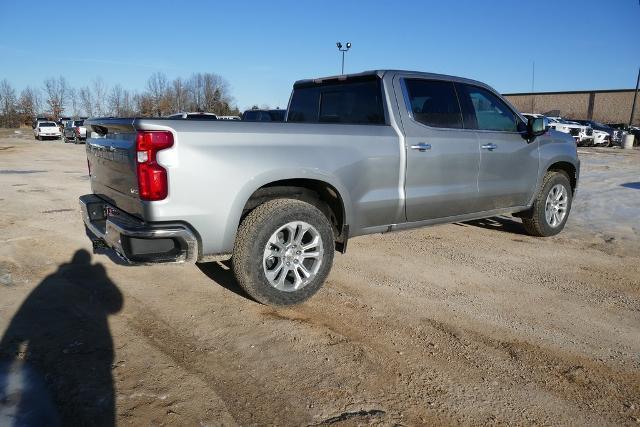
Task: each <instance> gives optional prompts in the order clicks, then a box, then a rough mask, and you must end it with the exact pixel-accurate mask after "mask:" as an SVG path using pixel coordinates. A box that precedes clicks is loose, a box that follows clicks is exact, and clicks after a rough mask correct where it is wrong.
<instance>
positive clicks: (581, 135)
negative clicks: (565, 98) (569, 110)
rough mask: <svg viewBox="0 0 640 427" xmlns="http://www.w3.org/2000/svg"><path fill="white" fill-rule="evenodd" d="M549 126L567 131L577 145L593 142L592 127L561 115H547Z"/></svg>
mask: <svg viewBox="0 0 640 427" xmlns="http://www.w3.org/2000/svg"><path fill="white" fill-rule="evenodd" d="M547 118H548V119H549V126H550V127H551V128H553V129H555V130H557V131H560V132H564V133H568V134H569V135H571V136H572V137H573V139H574V140H575V141H576V143H577V144H578V145H591V144H593V129H592V128H591V127H589V126H585V125H581V124H579V123H576V122H574V121H571V120H567V119H563V118H562V117H547Z"/></svg>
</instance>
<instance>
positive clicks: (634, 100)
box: [629, 68, 640, 127]
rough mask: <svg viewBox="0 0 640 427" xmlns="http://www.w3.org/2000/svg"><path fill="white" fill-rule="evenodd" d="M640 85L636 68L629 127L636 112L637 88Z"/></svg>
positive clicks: (639, 72)
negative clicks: (636, 75)
mask: <svg viewBox="0 0 640 427" xmlns="http://www.w3.org/2000/svg"><path fill="white" fill-rule="evenodd" d="M639 85H640V68H638V79H637V80H636V91H635V93H634V94H633V105H632V106H631V117H629V127H631V125H632V124H633V115H634V113H635V112H636V98H637V97H638V86H639Z"/></svg>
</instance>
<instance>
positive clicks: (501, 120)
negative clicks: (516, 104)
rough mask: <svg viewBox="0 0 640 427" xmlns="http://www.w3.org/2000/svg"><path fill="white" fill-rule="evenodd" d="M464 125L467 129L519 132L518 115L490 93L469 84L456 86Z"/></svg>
mask: <svg viewBox="0 0 640 427" xmlns="http://www.w3.org/2000/svg"><path fill="white" fill-rule="evenodd" d="M456 88H457V89H458V95H459V96H460V104H461V105H462V113H463V116H464V124H465V128H467V129H480V130H496V131H504V132H517V131H518V130H519V129H518V127H519V122H520V121H519V120H518V119H517V118H516V114H515V113H514V112H513V111H512V110H511V109H510V108H509V107H508V106H507V104H505V103H504V102H503V101H502V100H501V99H500V98H498V97H497V96H496V95H494V94H493V93H491V92H490V91H488V90H486V89H484V88H481V87H477V86H471V85H467V84H456Z"/></svg>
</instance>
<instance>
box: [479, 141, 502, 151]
mask: <svg viewBox="0 0 640 427" xmlns="http://www.w3.org/2000/svg"><path fill="white" fill-rule="evenodd" d="M480 148H482V149H483V150H489V151H493V150H495V149H496V148H498V146H497V145H496V144H493V143H491V144H484V145H481V146H480Z"/></svg>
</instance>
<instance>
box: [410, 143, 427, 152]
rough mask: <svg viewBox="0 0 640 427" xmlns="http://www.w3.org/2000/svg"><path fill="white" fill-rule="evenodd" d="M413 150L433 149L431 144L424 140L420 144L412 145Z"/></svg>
mask: <svg viewBox="0 0 640 427" xmlns="http://www.w3.org/2000/svg"><path fill="white" fill-rule="evenodd" d="M411 149H412V150H418V151H421V152H425V151H427V150H431V144H426V143H424V142H420V143H418V144H415V145H412V146H411Z"/></svg>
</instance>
